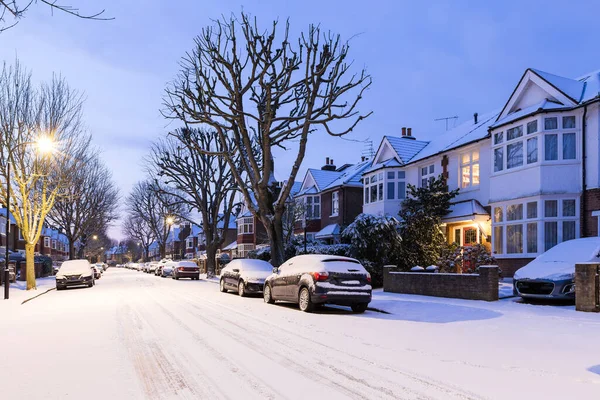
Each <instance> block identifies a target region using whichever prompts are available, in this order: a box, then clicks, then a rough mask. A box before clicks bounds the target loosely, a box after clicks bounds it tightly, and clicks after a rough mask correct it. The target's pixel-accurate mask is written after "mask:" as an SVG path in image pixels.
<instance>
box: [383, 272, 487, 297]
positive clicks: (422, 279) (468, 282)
mask: <svg viewBox="0 0 600 400" xmlns="http://www.w3.org/2000/svg"><path fill="white" fill-rule="evenodd" d="M395 269H396V266H395V265H386V266H385V267H384V268H383V290H384V291H385V292H392V293H404V294H419V295H423V296H435V297H450V298H456V299H468V300H485V301H496V300H498V266H496V265H485V266H481V267H479V273H478V274H441V273H424V272H397V271H395Z"/></svg>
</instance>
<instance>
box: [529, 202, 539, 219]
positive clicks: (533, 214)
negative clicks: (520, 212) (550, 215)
mask: <svg viewBox="0 0 600 400" xmlns="http://www.w3.org/2000/svg"><path fill="white" fill-rule="evenodd" d="M535 218H537V201H532V202H530V203H527V219H535Z"/></svg>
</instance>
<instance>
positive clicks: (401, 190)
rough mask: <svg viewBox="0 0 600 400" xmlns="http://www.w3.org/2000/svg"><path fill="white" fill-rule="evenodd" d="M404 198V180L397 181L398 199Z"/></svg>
mask: <svg viewBox="0 0 600 400" xmlns="http://www.w3.org/2000/svg"><path fill="white" fill-rule="evenodd" d="M405 198H406V182H398V199H399V200H404V199H405Z"/></svg>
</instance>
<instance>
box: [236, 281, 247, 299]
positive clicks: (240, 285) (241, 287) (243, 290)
mask: <svg viewBox="0 0 600 400" xmlns="http://www.w3.org/2000/svg"><path fill="white" fill-rule="evenodd" d="M238 295H239V296H240V297H244V296H246V285H244V281H240V283H238Z"/></svg>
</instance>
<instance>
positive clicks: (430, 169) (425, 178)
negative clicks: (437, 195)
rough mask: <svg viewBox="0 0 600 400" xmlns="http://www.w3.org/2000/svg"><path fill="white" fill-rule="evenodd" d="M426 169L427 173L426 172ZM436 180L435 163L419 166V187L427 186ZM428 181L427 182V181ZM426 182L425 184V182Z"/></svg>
mask: <svg viewBox="0 0 600 400" xmlns="http://www.w3.org/2000/svg"><path fill="white" fill-rule="evenodd" d="M424 170H426V171H427V173H424V172H425V171H424ZM433 180H435V164H427V165H424V166H423V165H422V166H420V167H419V187H427V186H429V185H430V184H431V182H433ZM425 182H426V183H425ZM424 183H425V184H424Z"/></svg>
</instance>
